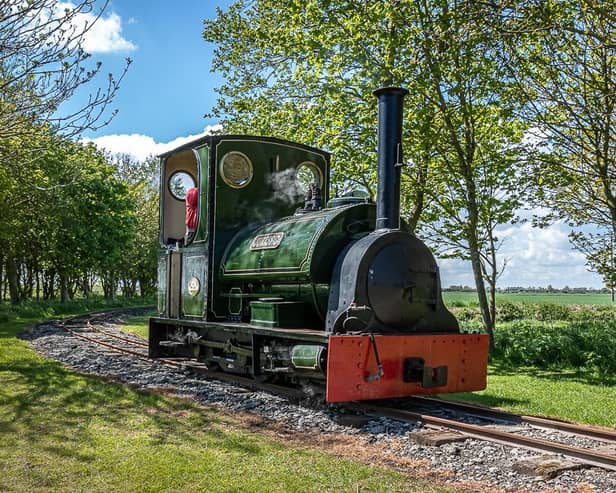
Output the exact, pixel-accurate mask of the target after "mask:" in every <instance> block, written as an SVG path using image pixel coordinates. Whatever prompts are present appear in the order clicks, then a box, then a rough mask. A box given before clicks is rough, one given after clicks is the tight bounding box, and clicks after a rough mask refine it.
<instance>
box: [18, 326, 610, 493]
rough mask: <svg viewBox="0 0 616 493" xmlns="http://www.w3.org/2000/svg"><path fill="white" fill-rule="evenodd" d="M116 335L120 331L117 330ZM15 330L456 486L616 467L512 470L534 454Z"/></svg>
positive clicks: (67, 338) (100, 364) (574, 477)
mask: <svg viewBox="0 0 616 493" xmlns="http://www.w3.org/2000/svg"><path fill="white" fill-rule="evenodd" d="M121 320H122V317H121V316H111V315H107V316H105V318H104V324H105V330H106V331H112V330H119V329H118V327H117V326H114V325H113V324H118V323H120V322H121ZM96 323H98V322H97V321H96V320H94V321H92V324H93V325H94V324H96ZM101 323H102V322H101ZM110 324H111V325H110ZM122 334H123V335H124V336H125V335H126V334H125V333H124V332H122ZM22 337H23V338H24V339H27V340H28V341H29V342H30V344H31V345H32V347H33V348H34V349H35V350H36V351H37V352H39V353H41V354H43V355H45V356H47V357H50V358H53V359H56V360H58V361H61V362H63V363H64V364H66V365H67V366H69V367H71V368H74V369H75V370H78V371H80V372H82V373H86V374H91V375H98V376H102V377H105V378H111V379H113V380H116V381H118V382H123V383H126V384H130V385H132V386H136V387H138V388H142V389H152V390H157V389H161V388H163V389H165V390H166V391H167V392H169V391H171V392H172V393H174V394H177V395H179V396H189V397H191V398H193V399H194V400H196V401H197V402H199V403H201V404H203V405H214V406H218V407H220V408H221V409H222V410H223V411H225V412H228V413H250V414H253V415H256V416H258V417H259V418H260V419H262V420H263V422H265V423H270V424H272V425H275V426H278V427H283V428H285V429H287V430H289V431H292V432H293V433H297V434H299V435H301V434H305V435H306V442H307V444H310V442H311V441H312V440H313V437H314V436H315V433H320V434H340V435H352V436H354V437H355V438H356V439H358V440H359V442H360V443H365V444H378V445H381V446H382V447H383V449H385V450H387V451H388V453H389V454H390V455H392V457H394V458H395V457H398V458H412V459H423V460H425V461H426V463H428V464H431V465H432V467H433V468H434V469H436V470H438V471H441V472H442V477H443V478H447V481H448V482H449V484H450V485H451V486H452V487H454V488H455V487H456V485H460V483H465V484H469V485H471V484H474V482H481V483H483V486H479V485H478V486H477V489H476V490H474V489H472V488H471V489H470V490H469V489H468V486H467V487H466V488H467V489H465V490H464V491H506V492H514V491H526V492H529V493H534V492H549V491H557V492H583V493H589V492H592V491H595V492H597V493H603V492H610V491H616V472H612V471H605V470H602V469H599V468H595V467H584V468H581V469H577V470H569V471H565V472H563V473H561V474H560V475H558V476H557V477H556V478H554V479H545V478H544V477H541V476H537V477H535V476H529V475H525V474H520V473H518V472H516V471H515V470H514V464H515V463H516V462H518V461H520V460H523V459H527V458H529V457H533V456H537V455H541V454H538V453H537V452H533V451H529V450H525V449H521V448H515V447H509V446H504V445H499V444H494V443H489V442H485V441H481V440H476V439H470V438H469V439H466V440H464V441H461V442H456V443H449V444H445V445H441V446H440V447H431V446H424V445H419V444H417V443H416V442H415V441H414V440H413V434H414V433H417V432H420V431H425V428H424V426H423V425H422V424H421V423H418V422H416V423H408V422H401V421H397V420H394V419H389V418H370V417H364V418H361V417H358V418H359V419H352V418H353V417H354V416H353V415H352V413H350V412H348V411H345V410H344V409H343V408H342V407H341V406H333V405H326V406H317V407H315V406H304V405H302V404H301V403H296V402H292V401H291V400H289V399H288V398H286V397H283V396H279V395H272V394H270V393H266V392H262V391H254V390H251V389H246V388H243V387H241V386H237V385H232V384H229V383H227V382H221V381H217V380H214V379H209V378H204V377H201V376H198V375H195V374H194V373H193V372H191V371H189V370H183V369H178V368H173V367H168V366H165V365H163V364H160V363H158V362H154V361H144V360H142V359H139V358H136V357H133V356H129V355H123V354H120V353H118V352H115V351H113V350H110V349H106V348H102V347H100V346H97V345H94V344H92V343H89V342H87V341H83V340H80V339H78V338H76V337H74V336H72V335H71V334H69V333H68V332H66V331H65V330H63V329H62V327H61V325H60V324H59V323H58V322H56V321H50V322H47V323H43V324H40V325H38V326H37V327H35V328H34V329H32V330H30V331H28V332H26V333H24V334H23V335H22ZM349 423H351V424H349ZM521 433H524V434H529V435H532V436H539V437H542V438H546V437H548V436H557V438H558V441H561V442H563V443H567V444H569V445H571V446H576V447H588V446H595V445H601V444H602V443H601V442H597V441H595V440H590V439H588V438H582V437H577V436H574V435H570V434H567V433H562V432H554V431H551V430H539V429H537V428H534V427H530V426H523V427H522V429H521ZM555 434H557V435H555ZM389 462H391V460H390V461H389Z"/></svg>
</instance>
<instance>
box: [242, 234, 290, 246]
mask: <svg viewBox="0 0 616 493" xmlns="http://www.w3.org/2000/svg"><path fill="white" fill-rule="evenodd" d="M283 238H284V232H283V231H278V232H276V233H266V234H264V235H257V236H255V237H254V238H253V240H252V242H251V243H250V249H251V250H274V249H275V248H278V247H279V246H280V243H282V239H283Z"/></svg>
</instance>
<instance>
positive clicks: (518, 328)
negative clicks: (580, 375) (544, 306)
mask: <svg viewBox="0 0 616 493" xmlns="http://www.w3.org/2000/svg"><path fill="white" fill-rule="evenodd" d="M494 343H495V347H496V349H495V352H494V354H493V357H494V358H496V359H497V360H499V361H502V362H505V363H509V364H512V365H522V366H527V365H529V366H536V367H539V368H556V367H558V368H563V367H565V368H582V367H583V368H588V369H593V370H595V371H597V373H599V374H601V375H616V321H613V320H612V321H590V320H586V321H574V322H569V323H558V324H549V323H545V322H544V323H538V322H536V321H532V320H526V321H515V322H509V323H505V324H500V325H497V327H496V330H495V331H494Z"/></svg>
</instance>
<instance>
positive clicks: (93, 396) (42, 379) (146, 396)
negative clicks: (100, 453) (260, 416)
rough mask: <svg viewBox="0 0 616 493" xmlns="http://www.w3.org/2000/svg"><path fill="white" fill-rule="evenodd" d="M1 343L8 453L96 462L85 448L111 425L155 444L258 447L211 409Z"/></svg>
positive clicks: (1, 404) (0, 389)
mask: <svg viewBox="0 0 616 493" xmlns="http://www.w3.org/2000/svg"><path fill="white" fill-rule="evenodd" d="M2 346H4V347H2ZM2 346H0V380H1V381H2V385H1V386H0V443H6V444H7V446H9V447H14V448H15V451H14V452H13V451H11V453H16V454H18V455H21V456H27V454H28V450H29V448H32V449H38V450H44V451H46V452H47V453H49V454H52V455H53V456H55V457H56V458H57V459H58V460H61V459H62V458H73V459H75V460H78V461H86V462H89V461H93V460H94V459H95V454H96V452H90V450H92V451H93V450H95V447H96V442H97V440H99V439H100V436H99V434H100V433H102V434H103V435H104V434H105V432H104V431H101V427H102V428H107V427H109V428H111V430H110V433H112V434H113V435H115V434H118V433H119V434H120V435H121V436H122V435H123V434H124V435H128V436H130V435H131V434H132V433H137V434H138V435H140V436H144V435H145V436H147V440H149V443H150V444H151V445H152V446H165V445H166V444H177V443H178V442H181V443H183V444H190V445H194V446H198V445H199V444H200V442H202V441H203V440H209V441H214V442H215V443H216V447H218V448H221V449H224V450H227V451H229V452H236V453H238V452H239V453H242V454H255V455H256V454H260V453H261V451H262V450H261V447H260V446H259V445H258V443H257V442H256V440H252V439H251V438H250V437H247V438H244V439H243V440H238V439H237V437H236V436H235V434H234V433H230V432H226V431H224V429H222V420H221V419H220V418H218V417H216V416H215V414H214V412H213V411H203V410H202V409H200V408H197V407H196V406H194V405H192V404H190V403H188V402H182V401H176V400H174V399H169V398H166V397H164V396H161V395H157V394H153V393H149V392H143V391H137V390H133V389H130V388H128V387H126V386H123V385H120V384H116V383H109V382H106V381H103V380H101V379H99V378H96V377H88V376H82V375H78V374H76V373H74V372H72V371H70V370H68V369H66V368H65V367H63V366H62V365H61V364H60V363H58V362H55V361H52V360H47V359H42V358H39V357H36V356H35V355H34V354H33V353H32V351H31V350H30V349H28V348H26V347H24V346H23V345H22V344H21V343H20V342H18V341H17V340H15V343H14V344H11V342H10V340H6V341H5V342H4V343H3V344H2ZM93 423H94V426H92V425H93ZM219 425H221V426H219ZM133 426H137V428H138V429H136V430H135V429H134V428H133Z"/></svg>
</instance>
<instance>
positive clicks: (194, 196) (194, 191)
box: [186, 187, 199, 230]
mask: <svg viewBox="0 0 616 493" xmlns="http://www.w3.org/2000/svg"><path fill="white" fill-rule="evenodd" d="M198 201H199V189H198V188H194V187H193V188H189V189H188V192H186V227H187V228H188V229H191V230H194V229H195V228H196V227H197V202H198Z"/></svg>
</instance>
